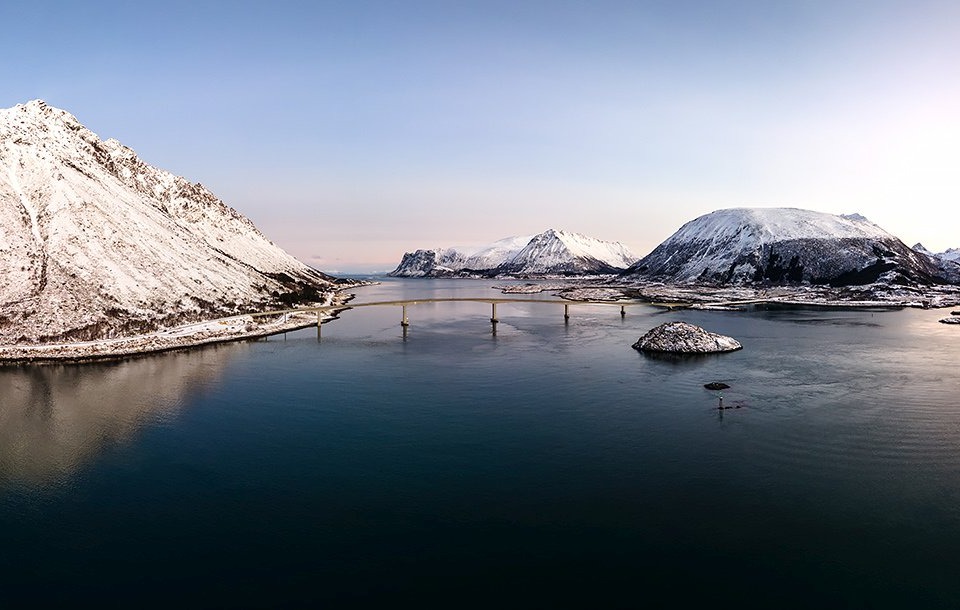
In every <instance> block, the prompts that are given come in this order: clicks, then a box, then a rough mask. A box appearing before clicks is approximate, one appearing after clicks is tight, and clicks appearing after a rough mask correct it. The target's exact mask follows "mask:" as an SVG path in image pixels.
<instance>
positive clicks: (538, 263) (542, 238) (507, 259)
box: [389, 229, 637, 277]
mask: <svg viewBox="0 0 960 610" xmlns="http://www.w3.org/2000/svg"><path fill="white" fill-rule="evenodd" d="M636 260H637V257H636V255H634V254H633V253H632V252H630V250H629V249H628V248H627V247H626V246H624V245H623V244H621V243H619V242H609V241H602V240H599V239H595V238H593V237H587V236H586V235H581V234H579V233H572V232H568V231H562V230H557V229H548V230H546V231H544V232H543V233H540V234H538V235H533V236H522V237H507V238H505V239H501V240H499V241H496V242H493V243H492V244H489V245H487V246H482V247H479V248H459V247H458V248H436V249H432V250H417V251H415V252H407V253H405V254H404V255H403V259H402V260H401V261H400V264H399V265H398V266H397V268H396V269H394V270H393V271H391V272H390V274H389V275H392V276H395V277H453V276H471V275H473V276H494V275H513V276H549V275H565V276H574V275H597V274H613V273H619V272H621V271H623V270H624V269H626V268H628V267H629V266H630V265H632V264H633V263H634V262H636Z"/></svg>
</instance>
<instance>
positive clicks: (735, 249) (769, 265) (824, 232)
mask: <svg viewBox="0 0 960 610" xmlns="http://www.w3.org/2000/svg"><path fill="white" fill-rule="evenodd" d="M625 276H626V277H628V278H633V279H640V280H648V281H662V282H667V283H674V284H684V283H696V284H702V285H712V286H727V285H739V286H768V285H800V284H807V285H810V284H812V285H826V286H832V287H842V286H863V285H875V284H882V285H888V286H913V285H934V284H938V283H944V282H952V281H954V280H953V278H952V277H950V274H949V273H946V272H945V270H944V269H943V267H942V266H941V265H939V264H938V263H937V262H936V261H934V260H933V259H931V258H930V257H929V256H927V255H925V254H923V253H921V252H917V251H915V250H913V249H911V248H909V247H907V246H906V245H905V244H903V242H901V241H900V240H899V239H897V238H896V237H894V236H893V235H891V234H890V233H888V232H886V231H885V230H883V229H881V228H880V227H878V226H877V225H875V224H873V223H872V222H870V221H868V220H867V219H866V218H864V217H862V216H860V215H858V214H854V215H849V216H835V215H832V214H825V213H822V212H814V211H809V210H800V209H795V208H756V209H754V208H733V209H726V210H719V211H716V212H712V213H710V214H706V215H704V216H701V217H699V218H696V219H694V220H692V221H690V222H688V223H686V224H685V225H683V226H682V227H681V228H680V229H679V230H678V231H677V232H676V233H674V234H673V235H672V236H670V237H669V238H668V239H667V240H666V241H664V242H663V243H662V244H660V245H659V246H657V247H656V248H655V249H654V250H653V252H651V253H650V254H648V255H647V256H646V257H644V258H643V259H641V260H640V261H638V262H637V263H636V264H634V265H633V266H632V267H630V269H628V270H627V271H626V272H625Z"/></svg>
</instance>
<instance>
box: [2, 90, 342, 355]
mask: <svg viewBox="0 0 960 610" xmlns="http://www.w3.org/2000/svg"><path fill="white" fill-rule="evenodd" d="M0 136H2V137H0V249H2V250H3V257H0V310H2V311H3V312H4V315H3V316H2V317H0V344H2V343H7V342H15V343H36V342H44V341H50V340H53V341H60V340H71V339H81V340H82V339H94V338H105V337H111V336H121V335H129V334H131V333H133V334H136V333H137V332H143V331H146V330H152V329H154V328H157V327H159V326H163V325H173V324H177V323H181V322H183V321H188V320H189V321H193V320H203V319H210V318H215V317H220V316H222V315H229V314H233V313H239V312H241V311H249V310H251V309H256V308H262V307H264V306H269V305H282V304H283V303H282V302H284V303H285V302H287V301H284V299H288V300H289V299H294V300H296V299H298V298H299V297H297V296H296V295H305V294H309V295H312V296H313V297H317V298H319V292H318V291H319V290H324V289H325V288H326V287H328V286H329V285H330V283H329V280H330V278H328V277H327V276H325V275H323V274H321V273H319V272H317V271H315V270H313V269H311V268H309V267H307V266H306V265H304V264H303V263H301V262H299V261H297V260H296V259H294V258H293V257H291V256H290V255H288V254H287V253H285V252H283V251H282V250H280V249H279V248H278V247H277V246H275V245H274V244H273V243H272V242H270V241H269V240H267V239H266V238H265V237H264V236H263V235H262V234H261V233H260V232H259V231H258V230H257V229H256V227H254V226H253V224H252V223H251V222H250V221H249V220H248V219H246V218H245V217H243V216H242V215H240V214H239V213H238V212H236V211H235V210H233V209H232V208H230V207H228V206H227V205H226V204H225V203H223V202H222V201H221V200H220V199H218V198H217V197H216V196H215V195H213V193H211V192H209V191H208V190H207V189H205V188H204V187H202V186H201V185H199V184H194V183H191V182H189V181H187V180H186V179H184V178H180V177H178V176H174V175H173V174H171V173H169V172H166V171H164V170H161V169H158V168H155V167H152V166H150V165H148V164H146V163H144V162H143V161H141V160H140V159H139V158H138V157H137V155H136V153H134V151H133V150H132V149H130V148H128V147H126V146H124V145H122V144H120V143H119V142H118V141H116V140H107V141H101V140H100V138H99V137H97V135H96V134H94V133H93V132H91V131H89V130H88V129H86V128H85V127H84V126H83V125H81V124H80V123H79V121H77V120H76V118H75V117H74V116H73V115H71V114H70V113H68V112H66V111H63V110H60V109H57V108H54V107H52V106H49V105H47V104H46V103H45V102H43V101H42V100H34V101H31V102H27V103H26V104H20V105H17V106H14V107H13V108H8V109H3V110H0Z"/></svg>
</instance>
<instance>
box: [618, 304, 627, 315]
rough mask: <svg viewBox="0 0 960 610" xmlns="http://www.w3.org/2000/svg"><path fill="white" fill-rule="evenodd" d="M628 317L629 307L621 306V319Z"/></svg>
mask: <svg viewBox="0 0 960 610" xmlns="http://www.w3.org/2000/svg"><path fill="white" fill-rule="evenodd" d="M626 316H627V306H626V305H621V306H620V317H621V318H625V317H626Z"/></svg>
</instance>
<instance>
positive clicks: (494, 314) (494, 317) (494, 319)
mask: <svg viewBox="0 0 960 610" xmlns="http://www.w3.org/2000/svg"><path fill="white" fill-rule="evenodd" d="M491 306H492V307H493V309H492V310H491V313H490V322H492V323H493V324H496V323H497V322H499V321H500V320H498V319H497V304H496V303H491Z"/></svg>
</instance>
